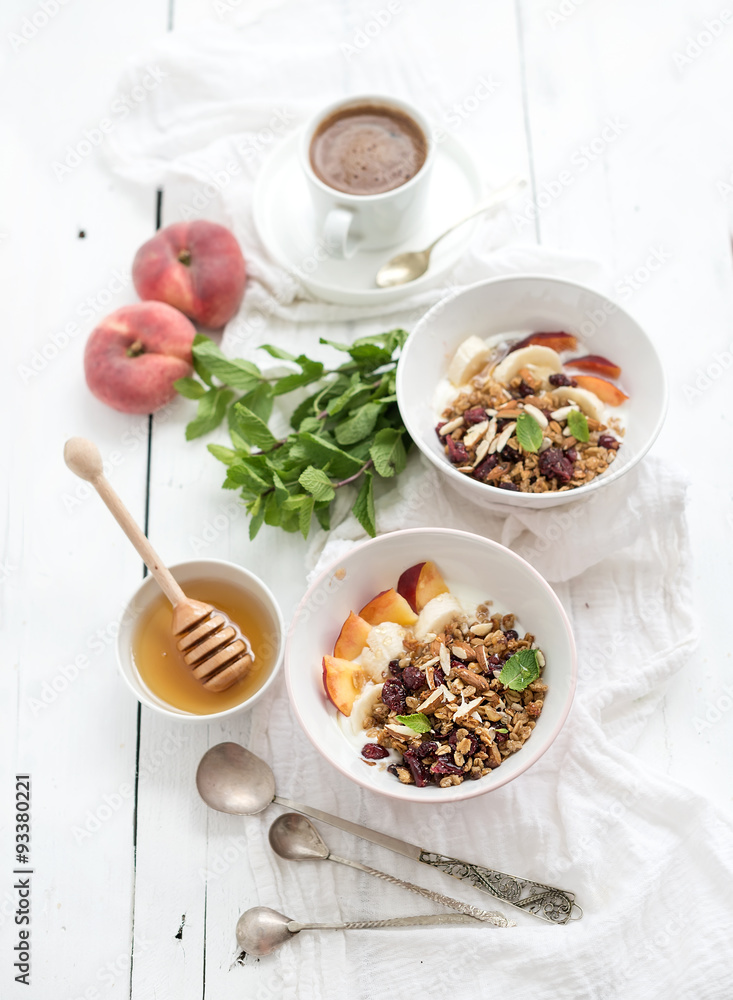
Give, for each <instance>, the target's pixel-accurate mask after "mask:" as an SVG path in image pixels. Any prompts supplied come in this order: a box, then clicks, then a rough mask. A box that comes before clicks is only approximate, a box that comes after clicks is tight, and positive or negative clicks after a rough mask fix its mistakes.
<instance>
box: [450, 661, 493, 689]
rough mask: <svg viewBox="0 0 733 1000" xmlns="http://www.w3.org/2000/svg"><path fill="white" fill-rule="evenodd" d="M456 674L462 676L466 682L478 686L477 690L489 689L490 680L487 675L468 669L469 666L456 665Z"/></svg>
mask: <svg viewBox="0 0 733 1000" xmlns="http://www.w3.org/2000/svg"><path fill="white" fill-rule="evenodd" d="M456 675H457V676H458V677H460V678H461V680H462V681H463V682H464V683H465V684H471V685H472V686H473V687H475V688H476V691H479V692H481V691H488V690H489V682H488V681H487V680H486V678H485V677H481V676H479V674H476V673H474V672H473V670H468V668H467V667H456Z"/></svg>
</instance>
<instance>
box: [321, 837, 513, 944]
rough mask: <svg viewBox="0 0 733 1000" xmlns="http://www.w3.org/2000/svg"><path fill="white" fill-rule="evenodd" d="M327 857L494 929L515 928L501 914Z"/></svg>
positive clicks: (339, 859) (364, 866) (376, 871)
mask: <svg viewBox="0 0 733 1000" xmlns="http://www.w3.org/2000/svg"><path fill="white" fill-rule="evenodd" d="M328 857H329V860H330V861H337V862H338V863H339V864H341V865H348V866H349V868H356V869H357V870H358V871H360V872H366V873H367V875H374V877H375V878H381V879H383V881H385V882H390V883H391V884H392V885H399V886H401V888H403V889H409V890H410V891H411V892H416V893H417V894H418V895H420V896H424V897H425V898H426V899H432V901H433V902H434V903H442V904H443V906H448V907H450V908H451V909H452V910H458V912H459V913H465V914H466V915H467V916H469V917H475V918H476V920H483V921H484V922H485V923H489V924H493V925H494V927H515V926H516V924H515V923H514V921H513V920H507V918H506V917H505V916H504V915H503V913H498V912H497V911H496V910H493V911H489V910H482V909H480V907H478V906H471V904H470V903H462V902H461V901H460V900H458V899H453V898H452V896H444V895H443V893H442V892H433V890H432V889H425V888H423V886H421V885H415V883H414V882H405V881H404V880H403V879H401V878H397V877H396V876H394V875H387V873H386V872H380V871H378V870H377V869H376V868H370V867H369V866H368V865H362V864H361V863H360V862H358V861H349V860H348V859H347V858H339V857H337V856H336V855H335V854H329V856H328Z"/></svg>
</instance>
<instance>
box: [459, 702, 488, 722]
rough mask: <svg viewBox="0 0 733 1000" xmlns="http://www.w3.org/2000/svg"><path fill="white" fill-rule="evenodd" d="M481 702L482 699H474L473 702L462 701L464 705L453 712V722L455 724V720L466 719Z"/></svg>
mask: <svg viewBox="0 0 733 1000" xmlns="http://www.w3.org/2000/svg"><path fill="white" fill-rule="evenodd" d="M482 701H483V698H474V699H473V701H464V703H463V704H462V705H459V706H458V708H457V709H456V710H455V712H454V714H453V721H454V722H455V721H456V720H457V719H465V718H467V717H468V716H469V715H470V714H471V712H473V711H474V709H477V708H478V707H479V705H480V704H481V702H482Z"/></svg>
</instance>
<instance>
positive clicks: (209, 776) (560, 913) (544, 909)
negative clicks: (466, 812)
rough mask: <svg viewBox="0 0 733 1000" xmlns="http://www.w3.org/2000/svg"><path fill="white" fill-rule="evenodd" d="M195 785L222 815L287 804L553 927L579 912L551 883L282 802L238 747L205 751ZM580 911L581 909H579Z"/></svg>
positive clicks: (268, 776) (259, 764)
mask: <svg viewBox="0 0 733 1000" xmlns="http://www.w3.org/2000/svg"><path fill="white" fill-rule="evenodd" d="M196 787H197V788H198V791H199V795H200V796H201V798H202V799H203V800H204V802H205V803H206V804H207V805H208V806H210V807H211V808H212V809H216V810H218V811H219V812H224V813H231V814H233V815H234V816H254V815H256V814H257V813H261V812H262V810H263V809H266V808H267V807H268V806H269V805H270V804H271V803H272V802H276V803H277V804H278V805H280V806H285V807H286V809H290V810H292V811H294V812H299V813H303V814H304V815H305V816H310V818H311V819H317V820H319V822H321V823H327V824H328V825H329V826H335V827H337V829H339V830H344V831H345V832H346V833H350V834H352V835H353V836H354V837H361V838H362V839H363V840H369V841H371V843H373V844H378V845H379V846H380V847H385V848H386V849H387V850H388V851H394V852H395V853H396V854H402V855H404V857H406V858H412V859H413V860H414V861H421V862H422V863H423V864H425V865H430V866H431V867H432V868H437V869H439V870H440V871H442V872H445V873H446V875H452V876H453V878H460V879H465V880H466V881H467V882H470V883H471V885H473V886H475V887H476V888H477V889H480V890H481V891H482V892H488V893H489V895H491V896H493V897H494V898H495V899H499V900H501V901H502V902H503V903H510V904H511V905H512V906H516V907H517V908H518V909H520V910H524V912H525V913H531V914H533V915H534V916H535V917H539V918H540V919H541V920H546V921H548V922H549V923H551V924H566V923H567V922H568V920H570V919H574V920H575V919H578V917H575V916H573V909H574V908H575V909H577V910H579V911H580V907H579V906H578V905H577V903H576V902H575V893H572V892H565V891H563V890H562V889H555V888H554V887H553V886H551V885H545V884H544V883H542V882H535V881H534V880H532V879H525V878H519V877H518V876H516V875H507V874H506V872H498V871H494V870H493V869H491V868H484V867H482V866H481V865H474V864H470V863H469V862H468V861H461V860H460V859H459V858H451V857H448V856H447V855H445V854H436V853H433V852H432V851H426V850H425V849H424V848H422V847H417V846H416V845H415V844H408V843H406V842H405V841H404V840H399V839H398V838H397V837H390V836H388V835H387V834H386V833H377V832H376V831H375V830H370V829H369V827H366V826H359V824H358V823H351V822H350V821H349V820H347V819H341V818H340V817H339V816H332V815H331V813H327V812H323V811H322V810H321V809H314V808H313V807H311V806H304V805H301V804H300V803H299V802H292V801H291V800H290V799H283V798H280V796H279V795H276V794H275V776H274V774H273V773H272V771H271V770H270V768H269V767H268V765H267V764H266V763H265V761H264V760H262V759H261V758H260V757H257V756H255V754H253V753H250V751H249V750H245V748H244V747H243V746H240V745H239V744H238V743H218V744H217V745H216V746H214V747H211V749H210V750H207V751H206V753H205V754H204V756H203V757H202V758H201V762H200V763H199V766H198V771H197V772H196ZM581 912H582V911H581Z"/></svg>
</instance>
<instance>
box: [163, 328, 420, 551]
mask: <svg viewBox="0 0 733 1000" xmlns="http://www.w3.org/2000/svg"><path fill="white" fill-rule="evenodd" d="M406 338H407V333H406V331H405V330H391V331H390V332H389V333H382V334H378V335H376V336H374V337H361V338H360V339H359V340H356V341H354V343H353V344H351V345H347V344H337V343H334V342H333V341H330V340H324V339H321V343H322V344H328V345H330V346H331V347H334V348H336V350H338V351H343V352H344V353H345V354H347V355H348V361H346V362H344V364H342V365H340V366H339V367H338V368H334V369H326V368H325V367H324V365H323V364H322V363H321V362H320V361H313V360H311V359H310V358H308V357H306V356H305V355H304V354H301V355H299V356H298V357H295V356H293V355H292V354H288V353H287V352H286V351H283V350H281V349H280V348H278V347H273V346H272V345H270V344H266V345H264V346H263V350H265V351H267V353H268V354H269V355H271V357H273V358H277V359H279V360H283V361H289V362H292V363H293V364H294V365H295V367H296V368H297V369H299V370H298V371H294V372H291V373H289V374H287V375H283V376H281V377H278V378H271V377H268V376H267V375H264V374H263V373H262V371H260V369H259V368H258V367H257V365H255V364H253V363H252V362H251V361H244V360H241V359H230V358H227V357H225V355H224V354H222V352H221V351H220V350H219V348H218V347H217V346H216V344H214V343H213V342H212V341H211V340H209V338H208V337H206V336H204V335H203V334H199V335H197V336H196V338H195V340H194V343H193V358H194V368H195V371H196V374H197V375H198V376H199V379H200V380H201V381H198V380H197V379H194V378H183V379H179V380H178V382H176V388H177V389H178V391H179V392H180V393H181V395H183V396H186V397H187V398H188V399H194V400H197V401H198V412H197V414H196V416H195V418H194V419H193V420H192V421H191V423H190V424H189V425H188V426H187V427H186V438H187V440H189V441H190V440H192V439H193V438H196V437H200V436H201V435H202V434H208V433H209V432H210V431H212V430H214V428H215V427H218V426H219V425H220V424H221V422H222V421H223V420H224V418H225V417H226V419H227V421H228V425H229V434H230V437H231V440H232V445H233V447H232V448H225V447H223V446H222V445H218V444H210V445H209V451H210V452H211V454H212V455H214V456H215V457H216V458H218V459H219V461H221V462H223V463H224V464H225V465H226V466H228V469H227V477H226V479H225V480H224V489H238V490H241V493H242V496H243V498H244V501H245V507H246V509H247V511H248V512H249V514H250V515H251V522H250V528H249V534H250V538H254V536H255V535H256V534H257V532H258V531H259V529H260V528H261V526H262V524H263V523H264V524H269V525H272V526H273V527H280V528H283V529H284V530H285V531H301V532H302V534H303V536H304V537H307V536H308V531H309V530H310V525H311V519H312V517H313V515H314V514H315V516H316V519H317V520H318V523H319V524H320V525H321V527H323V528H326V529H328V528H329V527H330V515H331V504H332V502H333V500H334V499H335V497H336V491H337V490H339V489H341V488H342V487H344V486H347V485H351V484H354V485H355V486H357V487H358V494H357V496H356V500H355V502H354V506H353V508H352V509H353V512H354V516H355V517H356V518H357V520H358V521H359V523H360V524H361V525H362V526H363V527H364V529H365V530H366V531H367V532H368V533H369V534H370V535H372V536H374V534H375V533H376V528H375V524H374V477H375V475H376V476H381V477H384V478H389V477H392V476H396V475H398V474H399V473H400V472H402V470H403V469H404V467H405V461H406V445H408V446H409V438H408V437H407V433H406V431H405V426H404V424H403V423H402V418H401V417H400V412H399V409H398V407H397V397H396V395H395V377H396V369H397V355H398V354H399V350H400V348H401V347H402V345H403V344H404V342H405V340H406ZM305 386H313V387H314V391H312V392H310V394H309V395H307V396H306V397H305V398H304V399H302V400H301V401H300V402H299V403H298V405H297V406H296V407H295V409H294V411H293V413H292V415H291V417H290V426H291V428H292V430H291V431H290V432H289V433H288V434H287V436H286V437H283V438H278V437H276V436H275V434H273V433H272V431H271V430H270V427H269V426H268V423H269V420H270V416H271V414H272V409H273V404H274V401H275V398H276V397H277V396H283V395H285V394H286V393H290V392H294V391H295V390H298V389H301V390H302V389H303V388H304V387H305Z"/></svg>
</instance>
